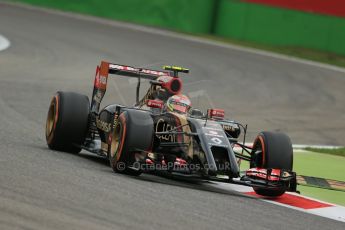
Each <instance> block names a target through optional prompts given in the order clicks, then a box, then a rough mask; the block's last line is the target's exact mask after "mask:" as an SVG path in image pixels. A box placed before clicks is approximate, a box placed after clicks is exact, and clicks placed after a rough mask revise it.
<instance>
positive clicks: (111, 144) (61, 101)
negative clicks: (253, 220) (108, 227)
mask: <svg viewBox="0 0 345 230" xmlns="http://www.w3.org/2000/svg"><path fill="white" fill-rule="evenodd" d="M188 72H189V70H188V69H185V68H181V67H174V66H165V67H164V71H157V70H150V69H144V68H135V67H131V66H125V65H118V64H112V63H108V62H104V61H103V62H101V64H100V65H99V66H97V69H96V76H95V81H94V88H93V94H92V100H91V103H90V102H89V98H88V97H87V96H85V95H81V94H78V93H74V92H57V93H56V95H55V96H54V97H53V98H52V100H51V103H50V106H49V111H48V117H47V123H46V139H47V144H48V146H49V148H50V149H53V150H59V151H65V152H73V153H79V152H80V151H81V150H82V149H84V150H87V151H89V152H91V153H95V154H97V155H101V156H104V157H106V158H107V159H109V162H110V165H111V167H112V169H113V170H114V171H115V172H118V173H126V174H130V175H140V174H141V173H142V172H164V173H168V174H172V175H184V176H191V177H198V178H203V179H205V178H207V179H209V180H222V181H227V182H229V183H235V184H242V185H247V186H251V187H253V188H254V190H255V191H256V193H258V194H260V195H264V196H280V195H282V194H283V193H285V191H296V174H295V173H294V172H292V164H293V150H292V144H291V141H290V139H289V137H288V136H287V135H285V134H283V133H276V132H261V133H260V134H259V135H258V136H257V138H256V139H255V141H254V144H253V146H246V145H245V141H244V140H245V136H246V131H247V127H246V126H244V125H242V124H240V123H238V122H236V121H232V120H228V119H225V118H224V110H222V109H214V108H210V109H208V110H207V112H206V113H204V112H202V111H201V110H199V109H196V108H192V107H191V102H190V100H189V98H188V97H187V96H185V95H183V94H182V92H181V91H182V81H181V78H180V77H179V76H178V75H179V73H188ZM111 74H116V75H123V76H127V77H135V78H137V79H138V84H137V90H136V103H135V105H133V106H125V105H120V104H111V105H108V106H106V107H105V108H103V109H101V110H100V104H101V101H102V99H103V97H104V95H105V92H106V88H107V81H108V76H109V75H111ZM141 79H149V80H150V87H149V89H148V91H147V93H146V94H145V96H144V97H143V98H142V99H139V91H140V82H141ZM242 132H243V136H244V138H242V139H243V142H240V141H239V136H240V135H241V133H242ZM235 146H236V147H241V149H242V151H241V152H236V151H235V150H234V147H235ZM239 159H241V160H246V161H249V162H250V169H249V170H247V171H246V172H245V173H244V174H243V175H241V174H240V170H239V166H238V160H239Z"/></svg>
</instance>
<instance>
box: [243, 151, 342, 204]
mask: <svg viewBox="0 0 345 230" xmlns="http://www.w3.org/2000/svg"><path fill="white" fill-rule="evenodd" d="M314 150H315V151H322V152H323V153H319V152H312V151H311V149H309V150H308V151H298V150H296V151H294V166H293V167H294V168H293V170H294V171H295V172H296V173H297V175H304V176H311V177H320V178H325V179H333V180H339V181H345V155H344V152H345V148H341V149H313V151H314ZM333 152H335V153H336V154H333ZM325 153H326V154H325ZM338 153H341V154H340V155H338ZM248 167H249V165H248V164H247V162H244V161H242V163H241V171H243V170H245V169H246V168H248ZM297 190H298V191H300V192H301V194H302V195H305V196H308V197H312V198H315V199H319V200H322V201H326V202H330V203H333V204H339V205H342V206H345V192H342V191H335V190H329V189H322V188H315V187H307V186H304V185H299V186H298V187H297Z"/></svg>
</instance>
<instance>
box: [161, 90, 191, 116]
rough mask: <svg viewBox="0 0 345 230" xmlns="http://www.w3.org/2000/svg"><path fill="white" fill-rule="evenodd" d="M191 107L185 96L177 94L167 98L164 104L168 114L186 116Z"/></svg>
mask: <svg viewBox="0 0 345 230" xmlns="http://www.w3.org/2000/svg"><path fill="white" fill-rule="evenodd" d="M191 105H192V103H191V101H190V100H189V98H188V97H187V96H185V95H183V94H178V95H174V96H171V97H169V99H168V100H167V102H166V109H167V111H170V112H176V113H180V114H186V113H188V111H189V109H190V108H191Z"/></svg>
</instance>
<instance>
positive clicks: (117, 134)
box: [108, 110, 153, 176]
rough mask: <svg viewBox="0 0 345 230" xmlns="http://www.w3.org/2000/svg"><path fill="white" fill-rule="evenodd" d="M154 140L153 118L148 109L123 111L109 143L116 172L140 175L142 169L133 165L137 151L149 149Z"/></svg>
mask: <svg viewBox="0 0 345 230" xmlns="http://www.w3.org/2000/svg"><path fill="white" fill-rule="evenodd" d="M152 141H153V120H152V117H151V115H150V114H149V113H148V112H146V111H141V110H127V111H124V112H122V113H121V114H120V115H119V117H118V120H117V122H116V124H115V127H114V129H113V132H112V135H111V142H110V145H109V154H108V155H109V161H110V166H111V167H112V169H113V170H114V172H118V173H125V174H129V175H134V176H138V175H140V174H141V173H142V171H141V170H140V169H138V170H137V169H133V168H131V166H132V165H133V164H134V163H135V162H136V159H135V156H134V155H135V153H136V152H141V151H147V150H149V149H150V148H151V146H152Z"/></svg>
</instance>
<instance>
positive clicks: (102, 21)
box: [0, 2, 345, 73]
mask: <svg viewBox="0 0 345 230" xmlns="http://www.w3.org/2000/svg"><path fill="white" fill-rule="evenodd" d="M0 4H5V5H12V6H16V7H21V8H24V9H30V10H36V11H40V12H45V13H50V14H55V15H62V16H65V17H70V18H74V19H79V20H84V21H91V22H97V23H100V24H105V25H110V26H115V27H121V28H126V29H131V30H136V31H140V32H145V33H151V34H156V35H161V36H167V37H173V38H178V39H182V40H187V41H192V42H197V43H202V44H206V45H212V46H217V47H221V48H225V49H231V50H237V51H242V52H246V53H252V54H256V55H261V56H264V57H269V58H275V59H280V60H285V61H289V62H295V63H301V64H304V65H309V66H314V67H318V68H323V69H328V70H332V71H336V72H341V73H345V68H341V67H337V66H333V65H329V64H324V63H320V62H316V61H309V60H305V59H301V58H297V57H292V56H288V55H283V54H277V53H272V52H269V51H263V50H259V49H255V48H247V47H243V46H238V45H232V44H227V43H224V42H220V41H213V40H209V39H206V38H200V37H197V36H192V35H185V34H181V33H177V32H172V31H167V30H163V29H157V28H152V27H146V26H140V25H135V24H131V23H126V22H119V21H114V20H108V19H102V18H98V17H94V16H89V15H82V14H78V13H68V12H62V11H59V10H54V9H45V8H41V7H36V6H30V5H26V4H23V3H9V2H6V3H5V2H0Z"/></svg>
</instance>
